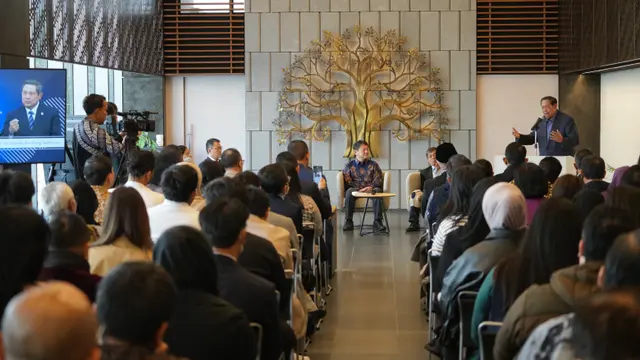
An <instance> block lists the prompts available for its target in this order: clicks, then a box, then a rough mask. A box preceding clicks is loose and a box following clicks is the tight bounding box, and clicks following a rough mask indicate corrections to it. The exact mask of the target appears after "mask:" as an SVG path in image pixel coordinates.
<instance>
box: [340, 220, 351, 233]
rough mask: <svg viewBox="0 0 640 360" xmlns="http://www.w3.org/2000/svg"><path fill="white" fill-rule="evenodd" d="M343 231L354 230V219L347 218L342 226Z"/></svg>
mask: <svg viewBox="0 0 640 360" xmlns="http://www.w3.org/2000/svg"><path fill="white" fill-rule="evenodd" d="M342 231H353V220H346V221H345V222H344V226H343V227H342Z"/></svg>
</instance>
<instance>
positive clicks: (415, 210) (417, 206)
mask: <svg viewBox="0 0 640 360" xmlns="http://www.w3.org/2000/svg"><path fill="white" fill-rule="evenodd" d="M426 155H427V163H428V164H429V166H427V167H426V168H424V169H422V170H420V185H424V182H425V181H427V180H431V179H434V178H436V177H438V176H439V175H440V173H441V172H442V171H444V168H440V165H439V164H438V161H436V148H435V147H430V148H428V149H427V153H426ZM429 195H430V194H426V195H425V194H424V193H423V192H422V188H420V189H419V190H414V191H413V193H411V199H412V201H413V205H412V206H411V208H410V209H409V227H408V228H407V229H406V230H405V231H406V232H413V231H420V211H421V207H422V199H423V197H424V196H427V197H428V196H429ZM422 213H424V211H423V212H422Z"/></svg>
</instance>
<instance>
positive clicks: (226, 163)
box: [220, 148, 244, 178]
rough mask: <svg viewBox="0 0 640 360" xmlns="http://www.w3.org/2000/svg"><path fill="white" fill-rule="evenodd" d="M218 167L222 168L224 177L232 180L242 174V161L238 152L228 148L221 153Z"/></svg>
mask: <svg viewBox="0 0 640 360" xmlns="http://www.w3.org/2000/svg"><path fill="white" fill-rule="evenodd" d="M220 165H222V167H223V168H224V176H226V177H230V178H232V177H234V176H236V175H238V174H240V173H241V172H242V168H243V167H244V160H242V155H240V151H238V150H237V149H234V148H229V149H227V150H225V151H224V152H223V153H222V157H221V159H220Z"/></svg>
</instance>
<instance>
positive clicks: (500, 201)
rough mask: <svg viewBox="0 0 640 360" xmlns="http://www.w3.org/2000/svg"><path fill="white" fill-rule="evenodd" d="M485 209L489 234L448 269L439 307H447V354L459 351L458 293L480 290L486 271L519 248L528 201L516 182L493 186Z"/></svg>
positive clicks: (443, 338)
mask: <svg viewBox="0 0 640 360" xmlns="http://www.w3.org/2000/svg"><path fill="white" fill-rule="evenodd" d="M482 212H483V213H484V217H485V220H486V221H487V225H488V226H489V229H490V232H489V235H487V237H486V238H485V239H484V240H483V241H481V242H480V243H478V244H477V245H475V246H473V247H471V248H469V249H467V250H466V251H465V252H464V253H463V254H462V255H461V256H460V257H459V258H458V259H457V260H456V261H454V262H453V264H452V265H451V267H449V269H448V270H447V272H446V273H445V276H444V280H443V285H442V291H441V292H440V308H441V309H443V310H444V311H443V326H442V332H441V334H440V336H439V339H440V345H442V346H443V349H445V351H447V354H449V351H453V352H454V353H455V352H457V344H456V340H457V339H458V336H457V331H458V330H457V324H458V320H459V319H458V307H457V301H456V298H457V296H458V294H459V293H460V292H462V291H478V290H479V289H480V286H481V285H482V282H483V281H484V278H485V276H486V275H487V273H489V271H490V270H491V269H492V268H493V267H494V266H495V265H496V264H498V263H499V262H500V261H502V260H503V259H505V258H507V257H509V256H511V255H512V254H514V253H515V252H516V251H517V250H518V247H519V246H520V242H521V240H522V236H523V235H524V230H525V227H526V221H527V203H526V200H525V198H524V195H522V192H521V191H520V189H518V187H517V186H515V185H513V184H509V183H497V184H495V185H493V186H491V187H490V188H489V190H487V192H486V193H485V195H484V197H483V199H482ZM454 355H455V354H454ZM455 356H456V357H457V355H455ZM447 357H448V356H447Z"/></svg>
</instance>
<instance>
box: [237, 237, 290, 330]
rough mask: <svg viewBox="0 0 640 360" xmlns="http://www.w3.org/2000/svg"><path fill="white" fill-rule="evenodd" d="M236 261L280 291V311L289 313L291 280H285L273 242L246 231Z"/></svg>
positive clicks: (284, 313)
mask: <svg viewBox="0 0 640 360" xmlns="http://www.w3.org/2000/svg"><path fill="white" fill-rule="evenodd" d="M238 262H239V263H240V264H241V265H242V266H243V267H244V268H245V269H247V270H249V271H250V272H252V273H253V274H255V275H258V276H260V277H261V278H263V279H265V280H267V281H269V282H270V283H272V284H273V285H274V286H275V287H276V290H278V292H279V293H280V305H279V309H280V313H281V314H283V315H287V314H289V299H290V298H291V282H290V281H289V280H287V278H286V277H285V274H284V268H283V267H282V261H281V260H280V255H278V252H277V251H276V248H275V247H274V246H273V244H272V243H271V242H270V241H269V240H267V239H264V238H261V237H259V236H256V235H254V234H249V233H247V240H246V243H245V244H244V251H243V252H242V254H240V257H239V258H238ZM287 317H288V315H287V316H285V318H287Z"/></svg>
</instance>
